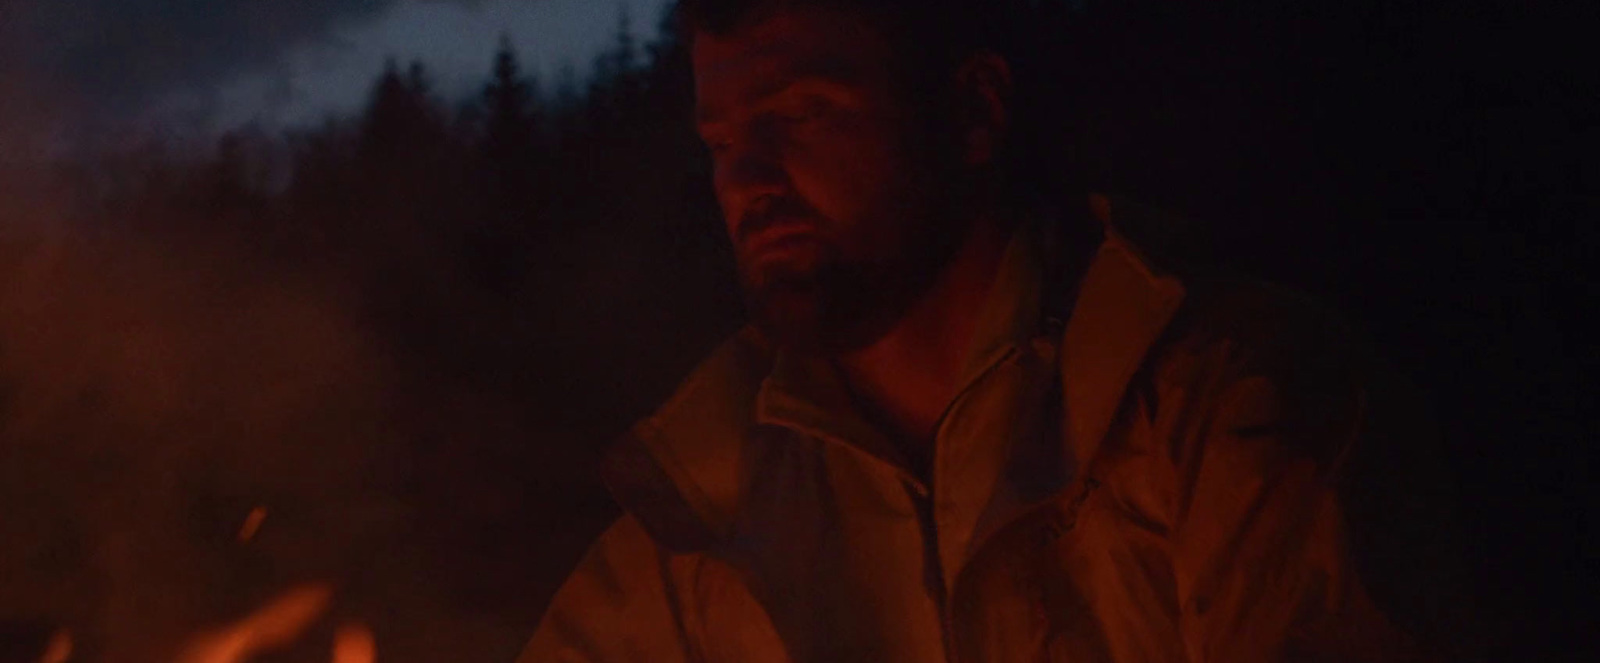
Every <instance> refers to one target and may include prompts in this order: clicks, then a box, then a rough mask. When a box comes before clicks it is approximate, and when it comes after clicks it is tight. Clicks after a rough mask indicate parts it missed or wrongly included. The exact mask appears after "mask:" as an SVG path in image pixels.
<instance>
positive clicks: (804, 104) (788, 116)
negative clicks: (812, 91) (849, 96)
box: [777, 97, 828, 124]
mask: <svg viewBox="0 0 1600 663" xmlns="http://www.w3.org/2000/svg"><path fill="white" fill-rule="evenodd" d="M827 113H828V102H827V100H825V99H821V98H817V97H811V98H807V99H803V100H801V101H799V102H798V103H795V104H793V105H791V106H789V107H787V108H784V109H782V110H780V111H778V113H777V116H778V119H780V120H783V121H784V122H786V123H790V124H804V123H806V122H811V121H813V120H816V119H819V118H821V117H822V116H824V115H826V114H827Z"/></svg>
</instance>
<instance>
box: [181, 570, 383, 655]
mask: <svg viewBox="0 0 1600 663" xmlns="http://www.w3.org/2000/svg"><path fill="white" fill-rule="evenodd" d="M332 599H333V592H332V590H330V589H329V588H328V587H326V586H324V585H303V586H300V587H296V588H294V589H291V590H289V591H288V592H285V593H284V594H282V595H280V596H279V597H278V598H276V599H274V600H272V601H271V602H269V603H267V604H266V605H265V606H262V607H261V608H260V609H258V610H256V611H255V612H254V613H252V614H250V615H249V616H247V617H245V618H244V619H242V620H239V621H237V622H234V623H233V624H230V625H228V626H225V627H223V628H220V629H217V630H215V631H211V632H208V633H203V634H201V635H200V636H198V637H196V638H195V639H193V640H191V641H190V642H189V644H188V645H187V646H186V647H185V648H184V650H183V654H182V655H180V656H179V657H178V659H177V663H247V662H248V661H249V660H250V659H251V658H252V657H254V656H255V655H257V654H260V653H263V652H266V651H270V650H273V649H277V648H281V647H284V646H287V645H289V644H290V643H293V642H294V641H295V640H296V639H297V638H299V637H300V635H301V634H302V633H304V632H305V630H306V629H307V628H309V627H310V626H311V624H312V623H313V622H315V621H316V620H317V618H318V617H321V616H322V614H323V613H324V612H326V611H327V609H328V604H329V603H330V602H331V601H332ZM376 658H377V645H376V643H375V640H374V638H373V635H372V631H371V630H370V629H368V628H367V627H366V626H363V625H360V624H353V625H349V626H345V627H343V628H341V629H339V631H338V634H337V635H336V636H335V638H334V644H333V663H373V661H375V660H376Z"/></svg>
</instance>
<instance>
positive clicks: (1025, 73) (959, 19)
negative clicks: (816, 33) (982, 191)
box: [674, 0, 1075, 197]
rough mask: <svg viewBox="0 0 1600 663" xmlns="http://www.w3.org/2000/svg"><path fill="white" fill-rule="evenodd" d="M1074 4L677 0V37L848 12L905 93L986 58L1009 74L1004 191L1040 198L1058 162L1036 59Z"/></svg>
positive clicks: (930, 86) (928, 89) (1055, 176)
mask: <svg viewBox="0 0 1600 663" xmlns="http://www.w3.org/2000/svg"><path fill="white" fill-rule="evenodd" d="M1074 4H1075V3H1045V2H1041V1H1040V0H678V3H677V6H676V8H675V10H674V17H675V21H676V23H675V25H676V28H677V30H678V34H679V35H680V36H682V37H683V38H684V39H685V41H686V42H689V43H692V42H693V40H694V38H695V35H697V34H701V33H704V34H711V35H727V34H730V33H733V32H736V31H738V30H740V29H742V28H746V27H750V26H753V25H756V24H758V23H760V22H761V21H764V20H766V19H767V18H770V17H771V16H772V15H773V14H775V13H777V12H780V11H783V10H787V9H805V8H818V9H827V10H835V11H842V12H855V13H857V14H858V15H860V16H861V17H863V18H864V19H866V20H867V21H868V22H869V23H870V24H871V25H872V27H874V28H875V29H877V30H879V31H880V33H881V34H882V35H883V36H884V37H885V38H886V39H888V40H889V43H890V45H891V48H892V49H893V50H894V51H895V53H896V57H897V58H898V59H899V62H898V63H896V64H897V65H898V67H899V68H900V70H901V74H902V78H903V79H904V80H902V84H904V85H906V86H907V87H908V89H909V91H911V92H912V93H913V94H918V95H922V94H927V93H935V94H936V91H937V89H938V87H939V86H940V85H942V84H943V83H946V82H948V81H949V80H950V79H949V76H950V74H951V73H953V72H954V70H955V68H956V67H959V66H960V65H961V64H962V63H963V62H965V61H966V60H967V58H969V57H970V56H972V55H973V54H975V53H978V52H985V51H987V52H992V53H996V54H998V55H1000V56H1002V57H1004V58H1006V59H1007V60H1008V61H1009V62H1010V64H1011V70H1012V84H1013V85H1012V104H1011V105H1012V108H1011V111H1012V130H1011V135H1010V138H1009V139H1008V140H1007V141H1006V145H1005V146H1004V147H1003V148H1002V151H1003V153H1002V155H1001V158H1000V161H1001V165H1002V168H1004V169H1005V170H1007V171H1010V172H1009V173H1008V176H1007V179H1008V180H1009V183H1010V186H1012V187H1013V188H1014V190H1015V191H1016V192H1017V193H1020V194H1024V195H1026V196H1030V197H1031V196H1037V195H1041V194H1047V193H1048V190H1049V189H1053V188H1054V187H1055V183H1056V182H1059V181H1060V178H1059V175H1060V173H1059V172H1058V171H1060V170H1061V167H1060V165H1061V164H1060V163H1059V162H1060V161H1061V158H1060V156H1059V155H1058V154H1057V153H1056V152H1055V150H1054V148H1053V146H1054V145H1055V143H1056V140H1057V139H1056V137H1055V136H1054V132H1057V131H1059V129H1058V128H1057V127H1056V125H1057V124H1059V123H1060V122H1059V118H1057V117H1055V115H1057V114H1058V113H1057V111H1056V110H1055V108H1054V106H1052V105H1049V104H1046V103H1044V102H1045V100H1046V99H1047V98H1048V95H1049V94H1050V92H1049V88H1050V87H1052V84H1051V82H1050V81H1049V80H1048V78H1047V77H1046V76H1044V75H1042V73H1043V72H1042V71H1040V70H1039V68H1038V67H1039V65H1040V64H1041V56H1043V54H1044V53H1045V52H1046V51H1048V50H1049V45H1050V44H1053V43H1054V42H1055V41H1056V40H1057V39H1058V35H1056V34H1054V33H1053V32H1052V29H1051V27H1050V26H1054V25H1058V20H1057V19H1056V18H1055V16H1056V14H1053V13H1051V12H1052V9H1051V8H1052V7H1053V8H1054V9H1053V11H1055V12H1057V13H1059V12H1062V11H1067V10H1068V9H1067V8H1068V7H1069V6H1071V5H1074Z"/></svg>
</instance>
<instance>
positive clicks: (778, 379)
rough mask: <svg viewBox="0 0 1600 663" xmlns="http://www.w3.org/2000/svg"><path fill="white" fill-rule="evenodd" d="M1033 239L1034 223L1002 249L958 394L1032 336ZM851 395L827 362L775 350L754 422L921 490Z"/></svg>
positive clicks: (1036, 268) (1035, 313)
mask: <svg viewBox="0 0 1600 663" xmlns="http://www.w3.org/2000/svg"><path fill="white" fill-rule="evenodd" d="M1037 235H1038V233H1037V232H1036V229H1035V228H1034V227H1033V224H1024V225H1023V226H1021V227H1020V228H1018V230H1017V231H1016V233H1015V234H1014V236H1013V237H1012V239H1011V241H1010V242H1008V243H1007V247H1006V250H1005V254H1004V256H1003V257H1002V259H1001V261H1000V266H999V269H998V271H997V273H996V275H995V282H994V284H993V285H992V286H990V290H989V294H988V296H987V297H986V298H985V300H984V305H983V310H982V311H980V312H979V314H978V319H977V325H976V328H975V330H974V333H973V338H972V343H971V346H970V347H969V348H968V350H967V352H966V354H965V357H966V358H965V359H964V360H963V368H962V371H961V377H960V378H959V383H960V386H959V388H958V389H957V393H964V392H966V391H967V390H968V389H969V388H971V387H972V385H973V384H974V383H976V382H978V381H979V379H980V378H982V377H983V376H984V375H985V374H986V373H987V372H988V371H989V369H990V368H992V367H993V366H994V365H996V364H998V363H999V362H1001V361H1002V360H1003V359H1004V358H1005V357H1006V356H1008V355H1009V354H1011V353H1012V352H1013V351H1014V350H1015V349H1016V348H1018V347H1019V346H1021V345H1023V344H1026V343H1028V342H1029V341H1030V340H1031V339H1032V338H1033V337H1034V336H1035V335H1036V334H1037V333H1038V328H1039V290H1040V287H1039V286H1040V276H1041V272H1042V269H1041V266H1040V256H1039V255H1038V253H1039V251H1038V246H1039V242H1038V241H1037ZM849 394H850V391H849V387H848V386H847V385H846V384H845V382H844V379H843V378H842V376H841V375H840V374H839V371H838V369H837V367H836V366H835V365H834V364H833V363H832V362H830V361H828V360H826V359H819V358H815V357H807V356H804V355H800V354H795V353H790V352H785V351H781V350H780V351H779V352H778V353H777V359H776V362H775V364H774V366H773V370H772V373H771V374H770V375H769V376H768V377H767V378H766V380H764V381H763V383H762V386H761V389H760V391H759V393H758V394H757V396H756V403H755V410H756V415H755V418H756V422H757V423H760V424H764V425H771V426H778V427H782V428H788V429H791V430H796V431H799V432H801V433H803V434H806V435H809V436H811V437H815V438H818V439H823V440H827V441H830V442H835V443H840V444H844V445H847V446H850V447H853V448H855V449H856V450H858V451H862V452H864V453H866V454H868V455H870V456H872V457H874V458H877V459H878V460H881V461H884V462H886V463H888V464H890V465H892V466H895V467H897V468H899V469H901V470H902V473H903V474H904V475H905V478H906V479H907V480H908V481H911V482H913V483H916V484H922V483H923V482H924V479H922V478H920V477H915V476H912V475H911V474H910V472H909V471H908V470H906V467H907V463H906V460H905V458H904V454H903V453H902V452H901V451H900V449H899V448H898V447H897V446H896V445H895V444H894V443H893V442H892V441H891V440H890V439H889V438H888V436H886V435H884V434H883V433H882V432H881V431H879V430H878V429H877V428H876V427H875V426H872V425H871V424H868V423H867V422H866V421H865V420H864V419H863V418H862V417H861V415H860V411H859V409H858V408H857V406H856V405H855V404H854V403H853V402H852V399H851V397H850V395H849Z"/></svg>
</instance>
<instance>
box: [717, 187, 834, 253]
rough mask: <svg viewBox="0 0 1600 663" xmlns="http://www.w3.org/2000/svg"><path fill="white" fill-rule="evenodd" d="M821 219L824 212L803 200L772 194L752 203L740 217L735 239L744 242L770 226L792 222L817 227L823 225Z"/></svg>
mask: <svg viewBox="0 0 1600 663" xmlns="http://www.w3.org/2000/svg"><path fill="white" fill-rule="evenodd" d="M821 220H822V214H821V213H819V212H818V211H817V210H816V208H813V207H812V206H811V205H809V204H807V203H806V202H805V201H803V200H800V199H798V198H795V197H792V196H770V197H767V198H764V199H762V201H761V202H759V203H758V204H756V205H752V206H751V207H750V209H749V210H747V211H746V212H745V213H744V215H743V216H741V217H740V218H739V226H738V230H736V231H735V237H734V239H735V240H737V241H738V243H740V244H743V243H745V242H746V241H748V240H749V239H750V238H751V237H754V236H755V235H757V234H759V233H761V232H762V231H765V230H767V229H769V228H775V227H779V226H786V225H790V224H796V225H805V226H810V227H812V228H816V227H818V226H820V225H821V223H820V221H821Z"/></svg>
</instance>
